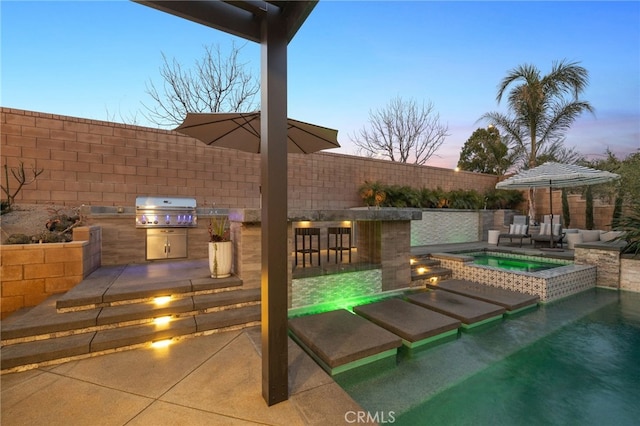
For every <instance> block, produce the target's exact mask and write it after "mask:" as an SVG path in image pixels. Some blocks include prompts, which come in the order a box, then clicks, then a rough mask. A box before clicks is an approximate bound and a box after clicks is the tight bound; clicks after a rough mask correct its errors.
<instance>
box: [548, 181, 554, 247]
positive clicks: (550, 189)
mask: <svg viewBox="0 0 640 426" xmlns="http://www.w3.org/2000/svg"><path fill="white" fill-rule="evenodd" d="M549 210H551V215H550V216H551V230H550V231H549V248H554V246H555V244H554V243H553V187H552V186H551V181H549Z"/></svg>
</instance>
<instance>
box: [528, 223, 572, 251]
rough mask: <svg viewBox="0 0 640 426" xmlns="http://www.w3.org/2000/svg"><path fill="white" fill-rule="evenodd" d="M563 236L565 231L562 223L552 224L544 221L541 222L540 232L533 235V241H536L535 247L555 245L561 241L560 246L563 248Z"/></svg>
mask: <svg viewBox="0 0 640 426" xmlns="http://www.w3.org/2000/svg"><path fill="white" fill-rule="evenodd" d="M563 238H564V232H563V231H562V225H561V224H559V223H554V224H553V225H551V224H550V223H542V224H540V233H539V234H538V235H533V236H532V237H531V241H533V242H534V247H539V246H542V245H546V246H552V247H555V246H556V244H558V243H560V248H562V240H563ZM552 241H553V243H552Z"/></svg>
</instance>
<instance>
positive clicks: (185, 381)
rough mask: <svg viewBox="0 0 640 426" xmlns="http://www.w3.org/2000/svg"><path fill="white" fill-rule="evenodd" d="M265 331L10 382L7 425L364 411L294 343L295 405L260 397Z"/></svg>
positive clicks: (327, 419)
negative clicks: (272, 403)
mask: <svg viewBox="0 0 640 426" xmlns="http://www.w3.org/2000/svg"><path fill="white" fill-rule="evenodd" d="M260 357H261V354H260V330H259V328H257V327H254V328H249V329H245V330H240V331H231V332H224V333H219V334H213V335H209V336H202V337H197V338H187V339H183V340H180V341H179V342H177V343H174V344H173V345H171V346H169V347H167V348H163V349H135V350H129V351H124V352H118V353H112V354H108V355H103V356H99V357H92V358H87V359H83V360H79V361H71V362H68V363H65V364H61V365H56V366H51V367H44V368H38V369H35V370H29V371H25V372H21V373H10V374H4V375H2V377H1V386H2V396H1V402H2V424H3V425H43V424H47V425H65V426H68V425H87V424H92V425H124V424H127V425H177V424H183V425H200V424H202V425H205V424H206V425H216V424H224V425H232V424H233V425H235V424H238V425H240V424H243V425H247V424H260V425H266V424H268V425H284V424H286V425H326V424H343V423H344V422H345V414H346V413H347V412H352V411H359V410H362V409H361V408H360V406H359V405H358V404H357V403H355V402H354V401H353V400H352V399H351V397H349V395H347V394H346V393H345V392H344V391H343V390H342V389H341V388H340V386H338V385H337V384H336V383H335V382H334V381H333V380H332V379H331V377H329V375H327V374H326V373H325V372H324V371H323V370H322V369H321V368H320V367H319V366H318V365H317V364H316V363H315V362H314V361H313V360H312V359H311V358H310V357H309V356H308V355H307V354H305V353H304V351H303V350H302V349H300V347H298V346H297V345H296V344H295V343H293V341H291V340H289V392H290V396H289V400H287V401H284V402H282V403H279V404H276V405H274V406H271V407H267V405H266V403H265V401H264V399H263V398H262V395H261V374H262V373H261V359H260Z"/></svg>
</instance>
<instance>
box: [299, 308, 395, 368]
mask: <svg viewBox="0 0 640 426" xmlns="http://www.w3.org/2000/svg"><path fill="white" fill-rule="evenodd" d="M289 329H290V330H291V337H292V338H293V339H294V340H295V341H297V342H298V343H299V344H300V345H301V346H302V347H303V348H304V349H305V350H306V351H307V353H309V355H311V356H312V357H313V358H314V359H316V361H317V362H318V363H319V364H320V366H321V367H322V368H323V369H324V370H325V371H327V372H328V373H329V374H331V375H335V374H338V373H341V372H344V371H346V370H349V369H352V368H354V367H357V366H361V365H364V364H368V363H371V362H374V361H378V360H381V359H384V358H387V357H391V356H395V355H396V353H397V348H398V347H400V346H402V340H401V339H400V337H398V336H396V335H395V334H393V333H391V332H389V331H387V330H385V329H384V328H382V327H379V326H377V325H375V324H373V323H372V322H370V321H367V320H366V319H364V318H362V317H359V316H357V315H354V314H352V313H350V312H349V311H347V310H344V309H341V310H336V311H330V312H324V313H321V314H316V315H307V316H303V317H298V318H291V319H290V320H289Z"/></svg>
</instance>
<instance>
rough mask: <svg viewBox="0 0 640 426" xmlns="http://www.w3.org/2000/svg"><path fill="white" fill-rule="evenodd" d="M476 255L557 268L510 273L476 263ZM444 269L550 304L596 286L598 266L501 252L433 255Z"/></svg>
mask: <svg viewBox="0 0 640 426" xmlns="http://www.w3.org/2000/svg"><path fill="white" fill-rule="evenodd" d="M474 255H476V256H479V255H489V256H490V257H493V258H496V257H499V258H500V259H501V260H502V262H503V263H504V262H508V263H514V262H516V261H518V262H525V263H526V262H538V263H549V264H553V265H556V266H555V267H551V268H548V269H538V270H534V271H526V270H525V271H522V270H521V271H517V270H510V269H506V268H504V267H500V266H494V265H491V264H487V265H481V264H476V263H474V261H475V258H474ZM431 256H432V257H433V258H434V259H438V260H439V261H440V264H441V265H442V267H444V268H448V269H451V271H452V278H455V279H461V280H469V281H474V282H478V283H482V284H486V285H490V286H493V287H498V288H505V289H507V290H514V291H519V292H522V293H527V294H534V295H537V296H539V297H540V301H541V302H550V301H553V300H557V299H561V298H563V297H566V296H570V295H572V294H576V293H580V292H581V291H584V290H587V289H589V288H593V287H595V286H596V267H595V266H593V265H576V264H574V263H573V262H571V261H568V260H565V259H554V258H548V257H542V256H525V255H517V254H512V253H502V252H497V251H477V250H476V251H469V252H458V253H433V254H432V255H431Z"/></svg>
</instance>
